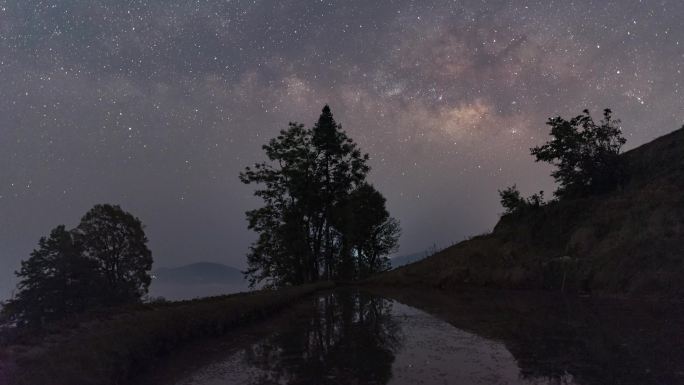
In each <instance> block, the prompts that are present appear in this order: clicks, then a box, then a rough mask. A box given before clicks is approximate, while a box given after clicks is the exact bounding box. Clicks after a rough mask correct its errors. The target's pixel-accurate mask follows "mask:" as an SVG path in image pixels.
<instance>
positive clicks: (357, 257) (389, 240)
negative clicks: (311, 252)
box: [336, 183, 401, 278]
mask: <svg viewBox="0 0 684 385" xmlns="http://www.w3.org/2000/svg"><path fill="white" fill-rule="evenodd" d="M385 201H386V200H385V197H383V196H382V194H381V193H380V192H379V191H377V190H376V189H375V188H374V187H373V186H372V185H370V184H367V183H364V184H362V185H360V186H359V187H358V188H357V189H355V190H354V191H352V192H351V193H350V194H349V196H348V198H347V200H346V201H345V202H343V203H342V205H341V206H340V207H339V209H338V212H337V213H336V218H337V223H336V227H337V228H338V229H340V231H341V235H342V237H343V238H342V242H343V253H342V255H341V260H340V262H341V263H342V264H343V268H341V269H340V273H341V275H342V276H343V277H359V278H364V277H367V276H368V275H370V274H372V273H374V272H378V271H382V270H386V269H388V268H389V267H390V265H389V258H388V255H389V254H390V253H392V252H393V251H395V249H396V247H397V239H398V238H399V234H400V232H401V230H400V228H399V222H398V221H397V220H396V219H394V218H392V217H390V214H389V212H388V211H387V208H386V207H385ZM349 260H352V261H353V263H349ZM350 267H352V268H353V267H356V269H357V270H350Z"/></svg>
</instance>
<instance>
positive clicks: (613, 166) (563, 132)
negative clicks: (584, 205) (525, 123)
mask: <svg viewBox="0 0 684 385" xmlns="http://www.w3.org/2000/svg"><path fill="white" fill-rule="evenodd" d="M619 123H620V121H619V120H616V119H613V118H612V111H611V110H610V109H605V110H604V111H603V119H602V120H601V121H600V122H599V123H598V124H597V123H596V122H594V120H593V118H592V117H591V115H590V114H589V111H588V110H584V111H583V112H582V114H580V115H578V116H576V117H574V118H572V119H570V120H565V119H563V118H561V117H560V116H559V117H556V118H551V119H549V120H548V122H547V123H546V124H547V125H549V126H551V136H552V137H553V138H552V139H551V140H550V141H548V142H547V143H545V144H543V145H541V146H537V147H534V148H532V149H531V150H530V151H531V153H532V155H533V156H534V157H535V160H536V161H538V162H539V161H541V162H548V163H551V164H552V165H554V166H555V167H556V170H554V171H553V172H552V173H551V176H553V178H554V179H555V180H556V182H558V184H559V187H558V190H557V191H556V192H555V193H554V195H556V196H557V197H562V196H577V195H583V194H587V193H596V192H605V191H608V190H610V189H612V188H614V187H615V186H616V185H617V184H618V183H619V182H620V179H621V177H622V167H621V164H620V158H619V154H620V149H621V148H622V146H623V145H624V144H625V142H626V139H625V138H624V137H623V136H622V131H621V130H620V127H619Z"/></svg>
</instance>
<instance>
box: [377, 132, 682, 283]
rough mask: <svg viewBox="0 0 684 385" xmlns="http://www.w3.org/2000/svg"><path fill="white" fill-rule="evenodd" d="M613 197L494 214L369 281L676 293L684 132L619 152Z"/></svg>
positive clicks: (679, 270) (679, 277) (679, 278)
mask: <svg viewBox="0 0 684 385" xmlns="http://www.w3.org/2000/svg"><path fill="white" fill-rule="evenodd" d="M621 156H622V157H624V160H625V163H626V168H627V175H628V181H627V182H626V184H625V185H624V186H623V187H622V188H621V189H619V190H618V191H614V192H611V193H609V194H605V195H598V196H591V197H587V198H582V199H575V200H564V201H561V202H553V203H550V204H548V205H546V206H544V207H543V208H541V209H538V210H535V211H532V212H529V213H526V214H524V215H507V216H503V217H502V218H501V220H500V221H499V223H498V224H497V225H496V226H495V228H494V231H493V232H492V233H491V234H488V235H483V236H479V237H476V238H473V239H471V240H468V241H464V242H461V243H459V244H457V245H454V246H452V247H450V248H447V249H445V250H443V251H441V252H439V253H437V254H435V255H433V256H431V257H429V258H427V259H425V260H422V261H419V262H416V263H413V264H410V265H407V266H404V267H402V268H399V269H396V270H393V271H390V272H387V273H384V274H382V275H379V276H377V277H375V278H374V279H373V280H372V281H373V282H374V283H378V284H387V285H401V286H414V285H419V286H431V287H439V288H449V287H458V286H464V285H469V286H470V285H474V286H491V287H504V288H530V289H552V290H564V291H591V292H601V293H611V294H627V295H633V296H641V295H658V296H660V295H666V296H681V295H683V294H684V128H682V129H679V130H677V131H674V132H672V133H670V134H668V135H665V136H663V137H660V138H658V139H656V140H654V141H653V142H650V143H648V144H645V145H643V146H641V147H638V148H636V149H634V150H631V151H628V152H626V153H624V154H623V155H621Z"/></svg>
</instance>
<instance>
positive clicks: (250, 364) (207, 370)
mask: <svg viewBox="0 0 684 385" xmlns="http://www.w3.org/2000/svg"><path fill="white" fill-rule="evenodd" d="M357 299H358V298H357ZM321 303H322V302H321V299H319V301H318V305H319V306H321ZM353 303H354V304H358V302H353ZM386 303H387V302H385V304H386ZM391 304H392V306H390V307H386V308H384V309H386V310H388V311H389V312H390V313H389V314H388V315H389V317H388V319H391V321H390V322H389V323H395V324H396V325H398V328H396V332H397V336H396V341H399V343H397V344H394V346H391V347H388V349H389V350H391V351H393V353H394V357H393V361H392V362H391V372H392V375H391V378H390V379H389V381H388V382H387V383H388V384H498V385H505V384H535V385H536V384H539V385H541V384H559V385H560V384H562V385H572V384H575V382H574V381H573V379H572V376H570V375H567V376H565V377H564V378H561V379H553V380H548V379H523V378H522V377H521V373H520V369H519V367H518V365H517V363H516V360H515V358H514V357H513V355H512V354H511V353H510V352H509V351H508V350H507V349H506V347H505V346H504V345H503V344H502V343H500V342H496V341H492V340H487V339H485V338H482V337H480V336H478V335H476V334H473V333H469V332H466V331H463V330H460V329H457V328H454V327H453V326H451V325H449V324H448V323H446V322H443V321H441V320H439V319H437V318H435V317H433V316H431V315H429V314H427V313H424V312H422V311H420V310H417V309H415V308H412V307H409V306H406V305H403V304H400V303H397V302H391ZM320 310H324V307H322V308H321V309H320ZM336 311H337V310H336ZM309 314H311V315H314V314H318V315H319V316H321V315H322V312H320V311H312V312H311V313H309ZM359 318H360V315H359V313H358V312H357V313H356V314H354V315H353V317H352V319H353V320H354V322H355V323H356V322H358V321H359ZM311 321H312V320H311V319H310V320H301V322H311ZM314 322H315V321H314ZM290 326H291V327H293V328H296V327H298V326H301V324H299V325H295V324H291V325H290ZM375 326H377V325H375ZM371 327H372V326H371ZM390 329H391V327H390ZM284 333H287V331H284ZM273 341H274V340H273V339H271V337H269V338H266V339H264V340H262V341H260V342H258V343H256V344H254V345H252V346H251V347H250V348H249V349H242V350H240V351H238V352H237V353H235V354H232V355H230V356H228V357H226V358H225V359H222V360H220V361H218V362H215V363H213V364H210V365H208V366H205V367H203V368H201V369H200V370H198V371H196V372H195V373H193V374H191V375H189V376H187V377H186V378H184V379H182V380H181V381H178V382H177V383H176V385H219V384H221V385H224V384H287V383H290V382H296V383H298V384H301V383H304V382H302V377H299V378H297V375H296V374H293V373H297V371H298V370H301V366H299V365H301V361H300V359H301V357H302V356H304V355H306V354H307V353H306V352H305V351H302V350H300V349H299V348H298V347H297V346H295V347H290V346H286V347H285V348H283V346H279V347H276V346H275V345H274V344H273ZM280 341H281V342H282V340H280ZM300 342H301V341H300ZM293 344H294V345H297V343H296V342H294V341H293ZM351 344H352V345H353V346H355V347H358V346H365V345H364V344H363V342H361V343H359V344H355V343H353V342H352V343H351ZM330 350H332V349H330ZM254 351H258V352H260V353H261V354H260V355H258V357H259V358H258V359H256V360H255V354H254ZM326 353H330V351H326ZM376 353H377V352H376ZM346 354H358V355H360V356H361V357H363V358H365V357H366V356H364V355H365V354H366V355H368V354H369V353H368V352H366V351H364V350H363V349H362V348H359V349H358V350H354V351H351V352H349V353H346ZM373 357H374V356H373ZM373 357H371V356H367V358H368V359H369V360H371V359H373ZM271 360H273V361H278V360H280V362H281V364H280V365H277V364H274V363H273V362H267V361H271ZM321 360H323V359H322V358H321ZM314 361H315V360H314ZM332 362H333V363H334V362H335V361H332ZM340 366H341V368H340V369H339V370H337V371H336V370H331V371H325V377H324V378H320V383H326V384H334V383H340V384H346V383H350V382H349V377H348V376H349V374H348V368H347V369H344V368H343V367H342V366H343V364H341V365H340ZM381 366H382V365H378V367H381ZM269 368H279V369H280V370H270V369H269ZM345 370H347V372H345ZM379 370H380V369H379ZM313 371H314V372H315V369H314V370H313ZM335 373H341V376H342V377H344V376H345V375H347V377H346V378H337V377H336V374H335ZM354 380H359V381H354V382H352V383H359V384H365V383H378V382H374V381H370V382H369V381H367V380H364V379H359V378H354ZM338 381H339V382H338Z"/></svg>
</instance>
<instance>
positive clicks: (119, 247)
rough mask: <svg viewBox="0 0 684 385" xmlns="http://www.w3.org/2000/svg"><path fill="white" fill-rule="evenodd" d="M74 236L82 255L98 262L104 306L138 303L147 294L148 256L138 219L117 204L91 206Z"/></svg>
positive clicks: (149, 259)
mask: <svg viewBox="0 0 684 385" xmlns="http://www.w3.org/2000/svg"><path fill="white" fill-rule="evenodd" d="M74 234H75V235H76V240H77V241H78V244H79V247H80V248H81V252H82V253H83V255H84V256H85V257H88V258H91V259H93V260H95V261H97V263H98V268H99V271H100V274H101V276H102V278H103V279H104V283H105V284H106V290H105V291H104V298H103V300H104V302H105V303H106V304H118V303H130V302H138V301H139V300H140V298H141V297H142V296H143V295H144V294H145V293H147V288H148V287H149V285H150V281H151V278H150V274H149V271H150V270H151V269H152V253H151V252H150V250H149V249H148V248H147V237H146V236H145V232H144V227H143V225H142V222H140V220H139V219H138V218H136V217H134V216H133V215H131V214H130V213H127V212H125V211H123V210H122V209H121V207H119V206H117V205H109V204H101V205H95V206H94V207H93V208H92V209H90V211H88V212H87V213H86V214H85V215H84V216H83V218H81V222H80V223H79V225H78V227H77V228H76V229H74Z"/></svg>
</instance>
